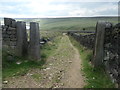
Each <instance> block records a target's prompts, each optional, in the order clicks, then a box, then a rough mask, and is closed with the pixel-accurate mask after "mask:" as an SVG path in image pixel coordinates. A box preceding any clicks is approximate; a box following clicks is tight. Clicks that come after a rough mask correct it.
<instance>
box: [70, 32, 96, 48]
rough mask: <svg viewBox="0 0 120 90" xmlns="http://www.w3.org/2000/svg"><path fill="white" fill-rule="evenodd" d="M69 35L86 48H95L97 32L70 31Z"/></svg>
mask: <svg viewBox="0 0 120 90" xmlns="http://www.w3.org/2000/svg"><path fill="white" fill-rule="evenodd" d="M68 35H70V36H72V37H74V39H76V40H77V41H78V42H79V43H80V44H81V45H83V46H85V47H86V48H88V49H93V47H94V38H95V34H89V35H82V34H80V33H73V32H68Z"/></svg>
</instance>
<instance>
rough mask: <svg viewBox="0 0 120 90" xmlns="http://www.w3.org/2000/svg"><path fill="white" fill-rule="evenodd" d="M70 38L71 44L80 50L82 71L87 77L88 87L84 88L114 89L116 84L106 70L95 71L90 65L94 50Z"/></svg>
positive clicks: (98, 69) (97, 69)
mask: <svg viewBox="0 0 120 90" xmlns="http://www.w3.org/2000/svg"><path fill="white" fill-rule="evenodd" d="M69 38H70V41H71V43H72V44H73V45H74V46H75V47H76V48H77V49H78V51H79V53H80V56H81V59H82V64H83V70H82V71H83V73H84V74H85V77H86V80H85V82H86V85H85V87H84V88H114V87H115V85H114V83H112V82H111V80H110V78H109V77H108V76H107V74H106V73H105V71H104V69H103V68H102V67H101V68H96V69H95V68H93V67H92V65H91V64H90V59H92V50H89V49H86V48H85V47H83V46H82V45H80V44H79V43H78V42H77V41H76V40H75V39H74V38H73V37H71V36H69Z"/></svg>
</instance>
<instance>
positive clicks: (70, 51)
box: [3, 35, 85, 88]
mask: <svg viewBox="0 0 120 90" xmlns="http://www.w3.org/2000/svg"><path fill="white" fill-rule="evenodd" d="M81 69H82V64H81V59H80V55H79V52H78V50H77V49H76V48H75V47H74V46H73V45H72V44H71V42H70V40H69V38H68V36H66V35H63V37H62V38H61V41H60V44H59V46H58V48H57V49H56V51H55V53H53V54H52V55H51V56H50V57H49V58H48V59H47V62H46V64H45V65H44V68H43V69H42V70H40V69H32V70H29V72H28V73H27V74H26V75H24V76H18V77H11V78H7V79H6V80H7V81H8V83H7V84H3V87H5V88H6V87H7V88H83V87H84V85H85V82H84V80H85V78H84V75H83V72H82V71H81Z"/></svg>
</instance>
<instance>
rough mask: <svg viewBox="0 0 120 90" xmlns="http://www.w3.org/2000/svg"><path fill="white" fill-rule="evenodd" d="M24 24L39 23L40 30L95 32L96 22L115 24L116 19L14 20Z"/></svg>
mask: <svg viewBox="0 0 120 90" xmlns="http://www.w3.org/2000/svg"><path fill="white" fill-rule="evenodd" d="M16 20H22V21H26V22H31V21H36V22H38V23H40V27H41V30H54V31H58V30H60V31H61V30H83V28H85V30H95V26H96V22H97V21H98V20H104V21H109V22H112V23H113V24H116V23H117V22H118V18H117V17H71V18H33V19H27V18H26V19H16Z"/></svg>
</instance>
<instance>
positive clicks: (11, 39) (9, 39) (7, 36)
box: [2, 18, 17, 48]
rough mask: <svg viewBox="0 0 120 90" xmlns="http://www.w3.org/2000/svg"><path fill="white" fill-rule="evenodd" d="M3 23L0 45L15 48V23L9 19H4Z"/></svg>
mask: <svg viewBox="0 0 120 90" xmlns="http://www.w3.org/2000/svg"><path fill="white" fill-rule="evenodd" d="M4 23H5V25H4V26H2V38H3V42H2V44H3V45H8V46H10V47H12V48H15V47H16V42H17V30H16V24H15V23H16V21H15V20H13V19H10V18H4Z"/></svg>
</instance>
